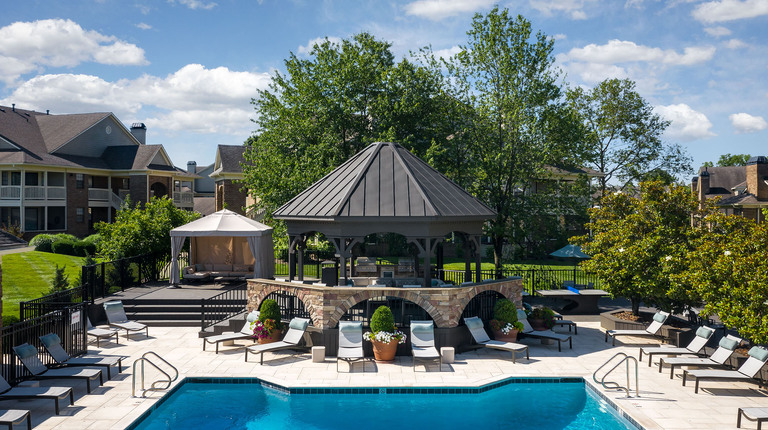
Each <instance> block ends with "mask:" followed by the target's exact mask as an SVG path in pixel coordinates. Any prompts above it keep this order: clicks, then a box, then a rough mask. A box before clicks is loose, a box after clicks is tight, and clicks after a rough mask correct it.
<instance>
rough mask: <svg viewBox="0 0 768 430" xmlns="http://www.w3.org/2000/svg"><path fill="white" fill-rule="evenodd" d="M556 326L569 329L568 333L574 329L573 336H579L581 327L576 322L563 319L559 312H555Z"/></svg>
mask: <svg viewBox="0 0 768 430" xmlns="http://www.w3.org/2000/svg"><path fill="white" fill-rule="evenodd" d="M555 326H560V327H568V333H570V332H571V328H573V334H579V326H577V325H576V322H575V321H571V320H566V319H563V316H562V315H561V314H559V313H557V312H555Z"/></svg>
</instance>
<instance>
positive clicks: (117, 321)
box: [104, 300, 149, 339]
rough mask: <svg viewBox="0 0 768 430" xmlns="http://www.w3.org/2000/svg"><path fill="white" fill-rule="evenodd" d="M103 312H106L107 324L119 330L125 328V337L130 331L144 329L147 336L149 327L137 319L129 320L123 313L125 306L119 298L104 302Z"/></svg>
mask: <svg viewBox="0 0 768 430" xmlns="http://www.w3.org/2000/svg"><path fill="white" fill-rule="evenodd" d="M104 312H106V313H107V320H108V321H109V325H110V326H112V327H116V328H118V329H120V330H125V338H126V339H127V338H128V335H129V334H130V332H132V331H142V330H145V331H146V334H147V337H149V327H147V325H146V324H142V323H140V322H137V321H130V320H129V319H128V317H127V316H126V315H125V308H123V302H121V301H119V300H115V301H111V302H104Z"/></svg>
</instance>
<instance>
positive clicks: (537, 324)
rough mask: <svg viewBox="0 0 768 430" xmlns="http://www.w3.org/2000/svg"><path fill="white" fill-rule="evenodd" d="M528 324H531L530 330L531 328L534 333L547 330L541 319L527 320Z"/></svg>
mask: <svg viewBox="0 0 768 430" xmlns="http://www.w3.org/2000/svg"><path fill="white" fill-rule="evenodd" d="M528 322H529V323H530V324H531V328H533V329H534V330H536V331H543V330H548V329H547V325H546V324H545V323H544V320H543V319H530V318H529V319H528Z"/></svg>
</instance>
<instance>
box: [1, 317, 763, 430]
mask: <svg viewBox="0 0 768 430" xmlns="http://www.w3.org/2000/svg"><path fill="white" fill-rule="evenodd" d="M573 319H575V320H576V321H578V324H579V334H578V335H574V337H573V349H572V350H570V349H568V347H567V345H565V346H564V349H563V351H562V352H558V351H557V346H556V345H543V344H541V342H540V341H538V340H533V339H526V340H524V341H522V343H526V344H528V345H530V348H529V350H530V355H531V359H530V360H526V359H525V357H522V358H519V359H518V362H517V363H516V364H513V363H512V362H511V360H509V359H508V358H507V357H508V355H507V354H508V353H503V352H499V351H494V350H485V349H482V350H476V351H472V352H468V353H463V354H457V355H456V362H455V363H453V364H450V365H448V364H444V365H443V368H442V370H443V371H442V372H439V371H438V368H437V365H430V366H428V367H427V368H426V369H425V367H424V366H423V365H419V366H417V367H416V371H415V372H414V371H413V368H412V366H411V359H410V357H398V359H397V360H396V361H395V362H394V363H392V364H373V363H370V362H368V363H366V364H365V366H366V372H365V373H363V372H362V366H363V364H361V363H358V364H355V365H353V366H354V367H353V372H352V373H348V372H347V369H348V367H347V364H346V363H341V364H340V372H339V373H337V372H336V362H335V360H334V359H331V358H326V360H325V362H323V363H313V362H312V360H311V357H310V354H309V353H303V354H298V355H293V353H292V352H291V351H281V352H278V353H275V354H267V355H265V362H264V365H259V363H258V357H257V356H250V357H249V361H250V362H248V363H245V362H244V361H243V356H244V354H243V350H242V349H241V348H237V347H233V346H222V347H221V350H220V353H219V354H218V355H217V354H215V353H214V352H213V351H206V352H203V350H202V339H200V338H198V336H197V329H195V328H185V327H183V328H174V327H150V330H149V334H150V337H149V338H147V337H146V336H144V335H140V334H133V335H131V338H130V340H127V341H126V340H125V335H124V332H123V334H121V337H120V344H119V345H116V344H115V343H114V342H102V343H101V348H96V347H95V344H94V345H91V346H90V348H89V349H90V352H91V353H100V354H105V355H110V354H111V355H125V356H128V357H129V358H128V359H126V360H125V361H124V363H125V368H124V370H123V372H122V373H120V374H118V375H117V376H115V375H113V377H112V379H111V380H109V381H107V382H105V383H104V385H103V386H102V387H98V388H95V389H94V390H93V391H92V393H91V394H86V393H85V383H84V382H76V383H72V382H70V381H67V380H60V381H56V382H55V383H53V382H52V381H42V382H41V385H42V386H50V385H65V386H73V387H75V405H74V406H66V407H65V406H64V403H62V409H61V415H58V416H57V415H55V414H54V411H53V401H51V400H27V401H3V402H2V404H0V407H2V408H8V409H29V410H31V411H32V423H33V426H34V428H36V429H78V430H79V429H123V428H125V427H127V426H128V425H130V423H131V422H133V421H134V420H135V419H136V418H137V417H139V416H140V415H141V414H142V413H143V412H144V411H146V410H148V409H149V408H150V407H152V405H153V404H155V403H156V401H157V399H159V398H160V397H161V396H162V395H163V393H162V392H160V393H149V394H148V397H147V398H133V397H131V375H132V369H131V365H132V364H133V362H134V360H135V359H136V358H138V357H140V356H141V355H142V354H144V353H145V352H147V351H154V352H156V353H157V354H159V355H160V356H162V357H163V358H165V359H166V360H168V361H169V362H170V363H171V364H173V365H174V366H176V367H177V368H178V369H179V372H180V378H179V380H181V379H182V378H184V377H187V376H195V377H204V376H211V377H258V378H262V379H264V380H267V381H270V382H274V383H277V384H280V385H283V386H288V387H381V386H450V387H458V386H479V385H484V384H487V383H490V382H494V381H498V380H501V379H505V378H509V377H554V376H577V377H584V378H585V379H586V380H588V381H591V379H592V372H594V370H595V369H597V367H598V366H600V364H602V363H603V362H604V361H605V360H607V359H608V358H609V357H611V356H613V355H614V354H615V353H617V352H625V353H627V354H629V355H631V356H634V357H637V354H638V347H639V346H643V345H655V343H653V342H652V343H648V340H647V339H644V338H637V339H629V338H624V339H622V340H624V341H625V342H626V343H623V344H622V343H621V341H617V346H616V347H611V346H610V342H608V343H606V342H604V340H603V339H604V334H603V331H602V329H600V327H599V322H597V321H596V319H595V318H594V317H586V318H583V319H584V321H582V320H581V319H582V318H579V317H575V318H573ZM589 320H591V321H589ZM557 330H558V331H559V332H565V333H567V330H563V329H557ZM631 340H636V341H637V343H630V341H631ZM248 343H249V342H248V341H240V342H238V345H244V344H248ZM646 360H647V358H645V357H644V362H643V363H640V367H639V372H640V378H639V379H640V397H639V398H636V397H633V398H626V397H625V393H624V392H623V391H621V392H617V391H616V390H605V389H603V388H602V387H601V388H600V389H599V390H600V391H601V392H603V393H605V394H606V395H607V396H608V397H609V398H611V399H614V402H615V403H617V404H618V405H619V407H620V408H622V409H623V410H625V411H626V412H627V413H629V415H630V416H632V417H633V418H634V419H635V420H636V421H637V422H639V423H640V424H641V425H642V426H643V427H645V428H646V429H669V430H675V429H680V430H683V429H685V430H688V429H691V428H695V429H718V430H722V429H734V428H736V413H737V409H738V408H739V407H760V406H768V392H766V391H764V390H759V389H758V387H757V385H756V384H748V383H736V382H702V389H700V390H699V393H698V394H694V393H693V383H692V382H689V383H688V386H686V387H683V386H682V385H681V377H680V376H679V375H680V373H681V372H677V375H676V376H675V379H674V380H670V379H669V371H668V370H666V368H665V371H664V372H663V373H658V368H657V366H656V365H654V366H653V367H650V368H649V367H648V366H647V361H646ZM656 360H658V357H657V358H656ZM425 370H426V371H425ZM146 375H147V377H148V379H149V378H151V377H152V375H153V374H152V372H150V371H149V368H147V371H146ZM616 378H617V380H621V379H622V378H624V376H623V375H622V374H621V372H619V373H617V374H616ZM177 383H178V382H177ZM742 428H748V429H754V428H756V425H755V423H754V422H749V421H747V422H742Z"/></svg>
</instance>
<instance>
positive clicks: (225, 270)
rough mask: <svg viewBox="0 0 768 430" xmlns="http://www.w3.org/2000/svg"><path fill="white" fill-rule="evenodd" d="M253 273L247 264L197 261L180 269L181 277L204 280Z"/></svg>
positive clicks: (236, 276) (251, 267)
mask: <svg viewBox="0 0 768 430" xmlns="http://www.w3.org/2000/svg"><path fill="white" fill-rule="evenodd" d="M252 274H253V266H252V265H249V264H219V263H197V264H194V265H191V266H187V267H185V268H184V269H183V270H182V278H183V279H186V280H187V281H206V280H208V279H210V278H218V277H228V278H247V277H248V276H250V275H252Z"/></svg>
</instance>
